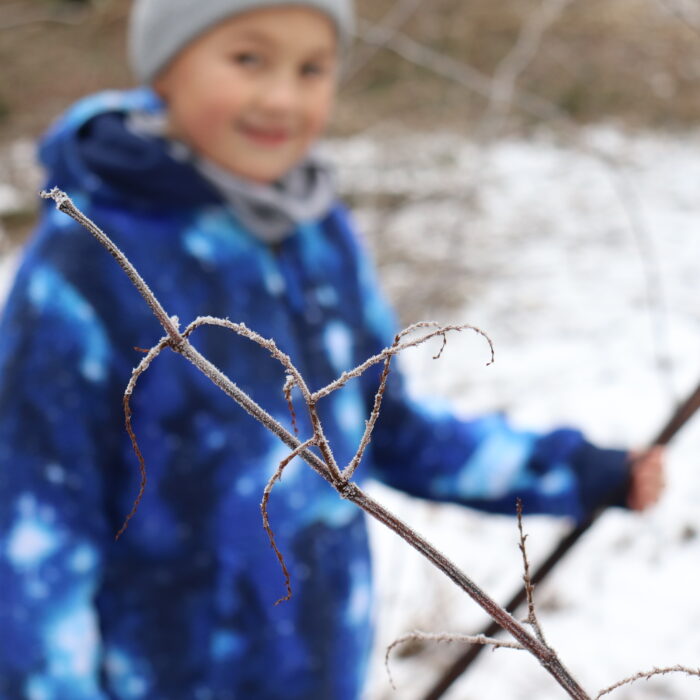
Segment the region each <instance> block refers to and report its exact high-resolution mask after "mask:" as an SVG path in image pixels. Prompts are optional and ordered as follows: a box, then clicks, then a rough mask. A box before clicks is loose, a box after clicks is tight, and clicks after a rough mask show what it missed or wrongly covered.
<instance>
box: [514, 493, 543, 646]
mask: <svg viewBox="0 0 700 700" xmlns="http://www.w3.org/2000/svg"><path fill="white" fill-rule="evenodd" d="M516 510H517V514H518V534H519V535H520V543H519V547H520V552H521V554H522V555H523V584H524V586H525V595H526V597H527V622H528V624H529V625H530V626H531V627H532V629H533V630H535V634H536V635H537V639H539V640H540V641H541V642H542V644H547V641H546V640H545V638H544V634H543V632H542V628H541V627H540V623H539V620H538V619H537V614H536V612H535V599H534V592H535V587H534V586H533V585H532V579H531V578H530V562H529V560H528V558H527V548H526V546H525V542H526V540H527V535H526V534H525V533H524V532H523V502H522V501H521V500H520V499H519V498H518V499H517V502H516Z"/></svg>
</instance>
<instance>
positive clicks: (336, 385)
mask: <svg viewBox="0 0 700 700" xmlns="http://www.w3.org/2000/svg"><path fill="white" fill-rule="evenodd" d="M425 328H432V329H433V330H432V331H430V332H429V333H425V334H424V335H421V336H419V337H418V338H414V339H413V340H407V341H405V342H403V343H398V344H396V343H394V344H392V345H391V346H389V347H388V348H384V350H382V351H381V352H380V353H378V354H376V355H373V356H372V357H370V358H369V359H367V360H365V361H364V362H363V363H362V364H360V365H358V366H357V367H355V368H354V369H351V370H348V371H347V372H343V373H342V374H341V375H340V377H338V378H337V379H336V380H334V381H332V382H331V383H330V384H328V385H327V386H325V387H323V388H322V389H319V390H318V391H316V392H314V393H313V394H312V399H313V400H314V401H318V400H319V399H322V398H324V397H326V396H328V395H329V394H331V393H333V392H334V391H336V390H337V389H340V388H341V387H343V386H345V385H346V384H347V383H348V382H349V381H350V380H351V379H354V378H355V377H359V376H360V375H362V374H364V373H365V372H366V371H367V370H368V369H369V368H370V367H372V366H373V365H376V364H378V363H380V362H383V361H384V360H385V359H386V358H387V357H388V356H390V355H398V354H399V353H400V352H403V351H404V350H406V349H408V348H414V347H416V346H418V345H422V344H423V343H425V342H427V341H428V340H430V339H431V338H435V337H437V336H441V337H442V338H443V339H444V338H445V335H446V334H447V333H451V332H453V331H454V332H457V333H459V332H461V331H466V330H470V331H473V332H474V333H477V334H478V335H480V336H482V337H483V338H484V339H485V340H486V342H487V343H488V346H489V351H490V359H489V361H488V362H487V363H486V366H488V365H491V364H493V362H494V358H495V350H494V347H493V342H492V340H491V338H489V336H488V335H487V334H486V333H485V332H484V331H482V330H481V328H477V327H476V326H472V325H470V324H468V323H464V324H460V325H448V326H441V325H440V324H439V323H437V322H436V321H419V322H418V323H414V324H412V325H410V326H408V328H404V329H403V330H402V331H401V332H400V333H399V334H398V336H397V337H398V338H399V340H400V339H401V338H405V337H406V336H407V335H410V334H411V333H415V332H416V331H417V330H421V329H425ZM440 354H441V353H439V354H438V355H437V356H436V359H437V358H438V357H440Z"/></svg>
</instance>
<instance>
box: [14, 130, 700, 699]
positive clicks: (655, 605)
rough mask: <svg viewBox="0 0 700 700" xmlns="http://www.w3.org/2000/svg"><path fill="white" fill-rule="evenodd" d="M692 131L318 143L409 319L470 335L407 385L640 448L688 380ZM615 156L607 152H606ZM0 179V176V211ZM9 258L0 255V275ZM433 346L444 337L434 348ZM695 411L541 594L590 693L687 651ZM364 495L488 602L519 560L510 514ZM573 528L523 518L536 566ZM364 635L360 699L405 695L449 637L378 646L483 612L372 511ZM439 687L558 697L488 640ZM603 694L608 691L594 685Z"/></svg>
mask: <svg viewBox="0 0 700 700" xmlns="http://www.w3.org/2000/svg"><path fill="white" fill-rule="evenodd" d="M699 149H700V134H696V133H690V134H678V135H671V134H664V133H635V134H631V133H626V132H624V131H622V130H621V129H618V128H616V127H614V126H610V125H601V126H597V127H594V128H589V129H586V130H583V131H581V133H579V134H577V135H576V138H575V140H572V139H568V140H564V139H562V138H560V137H558V136H556V135H554V134H550V133H547V132H542V133H536V134H533V135H532V136H530V137H528V138H524V137H517V138H516V137H512V138H504V139H501V140H499V141H495V142H493V143H490V144H486V145H483V146H479V145H477V144H475V143H473V142H472V141H470V140H469V139H467V138H465V137H464V136H463V135H459V134H450V133H439V134H437V133H436V134H431V135H419V134H409V133H400V132H397V130H396V129H394V128H384V129H378V130H374V131H371V132H368V133H365V134H362V135H359V136H357V137H354V138H349V139H344V140H342V141H336V142H331V143H329V144H327V150H328V152H329V153H330V154H331V156H332V157H333V158H334V159H335V160H336V162H337V163H338V164H339V166H340V183H341V187H342V189H343V190H344V192H345V193H346V194H347V195H348V196H349V197H350V198H351V199H352V200H353V201H354V202H357V203H359V204H358V206H357V208H356V217H357V219H358V220H359V223H360V225H361V227H362V228H363V229H364V230H365V231H366V233H367V236H368V239H369V241H368V242H369V245H370V247H371V248H372V249H373V250H374V251H375V252H376V254H377V256H378V258H379V261H380V272H381V277H382V280H383V283H384V285H385V287H386V289H387V292H388V294H389V296H390V297H391V298H392V300H393V301H395V303H397V305H398V307H399V310H400V311H401V314H402V316H403V318H404V320H405V321H406V322H409V321H415V320H418V316H417V315H416V314H418V313H419V312H420V316H429V317H435V318H438V319H440V320H443V321H450V322H455V323H471V324H475V325H477V326H479V327H480V328H483V329H484V330H485V331H486V332H487V333H488V334H489V335H490V337H491V338H492V339H493V341H494V343H495V346H496V362H495V364H493V365H492V366H489V367H487V366H486V363H487V360H488V352H487V348H486V346H485V344H484V341H483V339H480V338H479V337H478V336H476V335H473V336H467V335H465V334H461V335H460V336H459V337H457V336H455V337H453V338H451V339H450V342H449V344H448V347H447V349H446V350H445V352H444V354H443V357H442V358H441V359H440V360H439V361H434V360H432V359H431V358H432V356H433V355H434V354H435V348H434V347H431V348H425V349H423V350H412V351H410V352H408V353H406V354H405V356H404V357H403V362H404V366H405V368H406V371H407V373H408V374H409V376H410V381H411V385H412V388H413V390H415V391H416V393H418V394H431V395H439V396H444V397H449V398H450V399H451V400H452V401H453V402H454V404H455V407H456V410H459V411H460V412H463V413H464V414H465V415H468V414H473V413H479V412H483V411H489V410H500V409H503V410H505V411H507V413H508V415H509V416H510V418H511V419H512V420H513V421H514V422H515V423H517V424H519V425H523V426H527V427H533V428H535V429H546V428H550V427H553V426H559V425H574V426H576V427H580V428H581V429H583V430H584V431H585V432H586V433H587V435H588V436H589V437H590V439H591V440H593V441H595V442H597V443H598V444H601V445H610V446H619V445H623V446H634V447H640V446H644V445H645V444H647V443H648V442H649V440H650V439H651V438H652V436H653V435H654V434H655V433H656V432H657V431H658V429H659V428H660V427H661V425H662V424H663V423H664V421H665V419H666V417H667V416H668V415H669V414H670V412H671V411H672V408H673V406H674V403H675V402H676V401H678V400H679V399H681V398H682V397H683V396H684V395H685V394H687V393H688V392H689V391H690V390H691V389H693V388H694V386H695V384H696V383H697V382H698V381H699V380H700V305H698V303H697V302H696V299H697V296H698V294H699V293H700V288H699V285H698V272H697V265H698V262H700V236H698V235H697V229H698V226H699V223H698V222H700V198H699V197H698V195H697V192H698V190H697V185H698V182H700V159H698V158H697V153H698V152H699ZM611 163H612V164H611ZM11 193H12V189H11V187H10V185H9V184H8V185H7V186H5V185H3V183H0V195H1V197H0V200H1V203H2V208H3V210H7V209H8V208H11V202H8V201H6V200H8V198H9V197H10V195H11ZM14 268H15V257H14V256H10V257H5V258H3V259H0V290H4V289H6V288H7V284H8V280H9V279H10V277H11V275H12V274H13V270H14ZM437 347H439V346H437ZM699 453H700V419H698V420H695V421H693V422H691V423H690V424H689V425H688V426H687V427H686V428H685V429H684V430H683V431H682V432H681V433H680V434H679V436H678V438H677V439H676V440H675V441H674V443H673V445H672V447H671V448H670V449H669V453H668V488H667V491H666V494H665V496H664V499H663V501H662V502H661V503H660V504H659V505H658V506H657V507H655V508H654V509H652V510H651V511H649V512H648V513H645V514H643V515H639V514H633V513H629V512H623V511H617V512H612V511H611V512H609V513H608V514H606V515H605V516H604V517H603V518H602V519H601V520H600V521H599V522H598V523H597V524H596V526H595V528H594V529H593V530H592V531H591V532H590V533H589V534H588V535H587V536H586V538H585V540H584V541H582V542H580V543H579V544H578V545H577V547H576V548H575V550H574V551H572V552H571V553H570V555H569V556H568V557H567V558H566V560H565V561H563V562H562V563H561V565H560V566H559V567H558V568H557V570H556V572H555V573H554V574H553V575H552V577H551V578H550V579H549V580H548V581H547V582H546V583H544V584H543V585H541V586H540V587H539V588H538V589H537V592H536V601H537V603H538V609H539V615H540V620H541V622H542V625H543V627H544V632H545V635H546V636H547V638H548V640H549V641H550V643H551V644H552V645H553V646H554V648H555V649H556V650H557V651H558V652H559V654H560V656H561V658H562V660H563V662H564V663H565V664H566V665H567V667H568V668H570V670H571V671H572V672H573V674H574V675H575V676H576V677H577V678H578V679H579V681H580V682H581V683H582V684H583V685H584V686H585V687H586V688H587V689H588V690H589V691H590V692H591V693H593V694H595V692H597V691H598V690H599V689H601V688H603V687H605V686H607V685H609V684H612V683H614V682H616V681H618V680H620V679H621V678H623V677H625V676H628V675H630V674H633V673H636V672H637V671H640V670H648V669H650V668H652V667H654V666H669V665H675V664H684V665H688V666H693V667H695V666H697V665H698V657H699V654H700V633H698V629H700V605H698V601H697V591H698V590H700V567H698V566H697V561H698V556H699V555H700V538H699V537H698V533H700V509H698V507H697V503H698V501H699V500H700V478H698V475H697V474H696V471H697V469H698V464H697V455H698V454H699ZM373 493H374V495H375V496H377V497H378V498H379V499H380V500H381V501H382V502H384V503H385V504H386V505H388V506H389V507H390V508H391V509H392V510H394V511H395V512H397V513H398V514H400V515H402V516H403V517H404V518H405V519H406V520H407V521H409V522H410V523H411V524H412V525H413V526H414V527H415V529H417V530H418V531H420V532H422V533H424V534H426V535H427V536H428V538H429V539H430V540H432V541H433V542H434V543H435V544H436V545H437V546H438V548H440V549H441V550H442V551H443V552H444V553H445V554H447V555H448V556H450V557H451V558H452V559H453V560H454V561H456V562H457V563H458V564H459V565H460V566H461V567H462V568H463V569H464V571H465V572H466V573H467V574H468V575H469V576H471V577H472V578H473V579H474V580H475V581H476V582H477V583H478V584H479V585H480V586H481V587H482V588H484V589H485V590H486V591H488V592H489V593H490V594H491V595H492V596H493V597H495V598H497V599H499V600H505V599H506V598H508V597H509V596H510V594H511V593H512V592H513V590H514V589H515V588H516V587H517V586H518V585H519V583H520V577H521V575H522V571H521V560H520V554H519V551H518V548H517V530H516V526H515V520H514V519H512V518H508V517H499V516H488V515H484V514H480V513H474V512H469V511H466V510H464V509H460V508H457V507H455V506H437V505H433V504H423V503H419V502H417V501H415V500H412V499H410V498H408V497H404V496H402V495H401V494H397V493H395V492H392V491H390V490H388V489H386V488H383V487H381V486H379V485H377V486H376V487H373ZM567 527H568V523H566V522H561V521H557V520H554V519H550V518H544V517H529V518H526V521H525V528H526V531H527V532H528V533H529V535H530V537H529V539H528V547H529V551H530V555H531V560H532V561H533V563H535V562H536V561H537V560H538V559H540V558H541V557H542V556H543V555H544V554H545V553H546V552H547V551H548V550H549V549H550V548H551V547H552V545H553V544H554V542H556V540H557V538H558V537H559V536H560V535H561V534H562V533H563V532H565V531H566V529H567ZM372 538H373V546H374V547H375V551H376V573H377V576H378V580H379V583H380V587H379V593H378V602H379V633H378V639H377V644H376V653H375V657H374V663H373V668H372V672H371V675H370V680H369V683H368V690H367V693H366V697H365V700H389V699H390V698H401V700H404V699H406V700H413V699H415V700H418V698H421V697H422V694H423V693H424V692H425V690H427V689H428V688H429V687H430V686H431V685H432V683H433V682H434V680H435V678H436V677H437V674H438V673H439V669H440V668H441V667H445V666H446V665H448V664H449V662H450V660H451V659H452V658H453V654H454V653H455V652H456V651H457V649H456V648H455V645H449V646H448V645H445V644H437V643H426V644H424V645H422V647H421V649H422V650H421V653H420V654H417V655H416V654H413V655H409V656H402V655H401V650H400V649H399V650H398V651H397V653H395V654H394V655H393V656H392V662H391V667H392V674H393V676H394V679H395V682H396V685H397V688H398V689H397V690H396V691H393V690H392V689H391V687H390V684H389V681H388V677H387V674H386V672H385V669H384V666H383V657H384V651H385V649H386V646H387V645H388V644H389V643H390V642H391V641H392V640H393V639H395V638H397V637H399V636H401V635H403V634H404V633H406V632H407V631H410V630H412V629H416V628H417V629H421V630H424V631H428V632H442V631H456V632H476V631H477V630H478V629H479V628H480V627H481V626H482V624H483V621H484V615H483V614H482V613H481V612H480V610H479V609H478V608H477V607H476V605H475V604H474V603H473V602H472V601H471V600H470V599H468V598H467V597H466V595H464V594H462V593H461V592H460V591H459V590H457V589H456V588H455V587H454V585H453V584H451V583H450V582H449V581H447V580H446V579H445V580H443V577H442V576H441V575H440V574H439V573H438V572H436V571H434V570H432V569H430V567H429V566H427V564H425V563H424V562H423V560H422V559H421V557H420V556H419V555H418V554H417V553H415V552H413V551H412V550H411V549H410V548H409V547H408V546H406V545H405V544H404V543H402V542H401V541H399V540H398V539H396V538H395V536H394V535H393V534H391V533H389V532H385V531H383V530H381V529H380V528H379V527H378V526H372ZM445 697H446V699H447V700H456V699H459V700H485V699H486V700H490V699H492V698H493V699H495V700H521V699H522V700H532V699H533V698H536V699H537V700H550V699H551V700H555V699H559V698H562V697H564V693H563V691H562V690H561V689H560V688H559V687H558V686H557V685H556V684H555V683H554V681H553V680H552V679H551V678H550V677H549V676H548V675H547V674H546V673H545V672H544V671H543V670H542V669H541V667H540V666H539V665H538V664H537V662H536V661H535V660H534V659H533V658H532V657H531V656H529V655H528V654H525V653H522V652H516V651H510V650H499V651H496V652H493V653H491V652H485V653H483V654H482V655H481V657H480V659H479V661H478V663H477V664H475V665H474V666H473V667H472V669H470V671H469V673H468V675H466V676H465V677H464V678H463V679H462V680H461V681H460V682H459V683H458V684H456V685H455V686H454V687H453V689H452V690H451V691H450V692H449V693H448V694H447V695H446V696H445ZM606 697H607V696H606ZM610 697H614V698H616V699H619V700H625V699H627V700H630V699H632V698H634V699H635V700H644V699H645V698H657V699H658V698H668V699H680V698H690V697H700V685H699V681H698V679H697V678H685V677H680V676H672V675H668V676H663V677H661V678H658V679H654V680H651V681H644V682H642V683H637V684H635V685H633V686H629V687H627V688H624V689H621V690H619V691H617V692H616V693H615V694H613V695H611V696H610Z"/></svg>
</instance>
